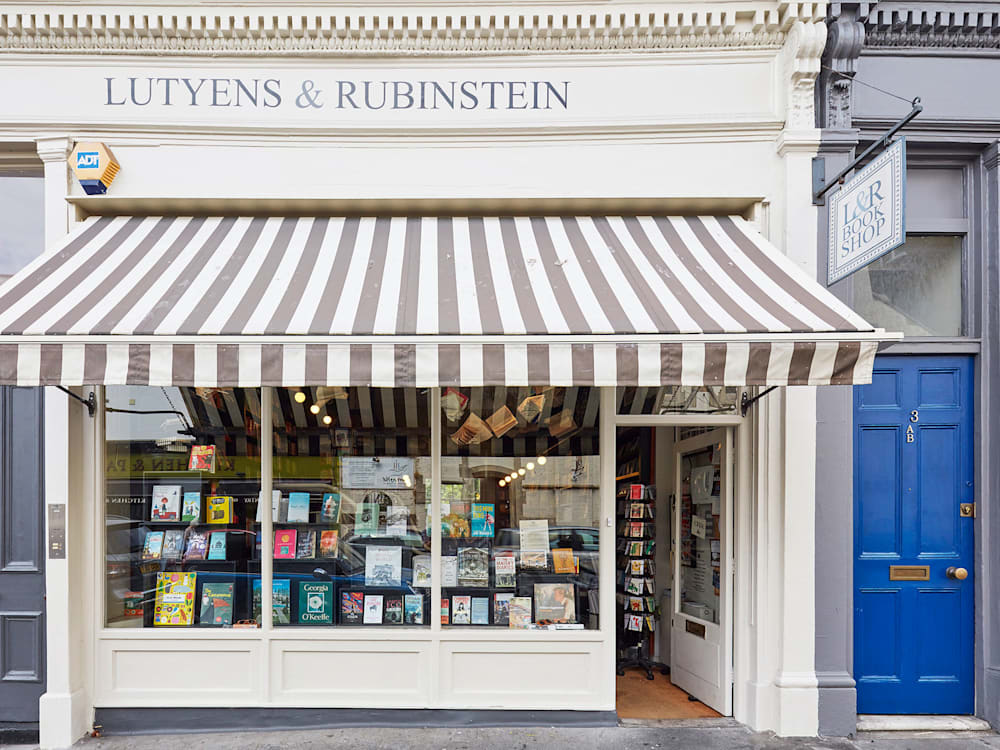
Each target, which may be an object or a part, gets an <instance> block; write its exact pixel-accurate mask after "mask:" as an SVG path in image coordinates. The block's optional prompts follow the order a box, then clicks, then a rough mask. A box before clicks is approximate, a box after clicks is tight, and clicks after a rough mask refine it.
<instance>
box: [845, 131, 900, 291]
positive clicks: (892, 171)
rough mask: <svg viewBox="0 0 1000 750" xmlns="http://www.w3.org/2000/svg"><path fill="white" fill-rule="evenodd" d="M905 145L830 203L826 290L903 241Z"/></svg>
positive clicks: (897, 144) (891, 149)
mask: <svg viewBox="0 0 1000 750" xmlns="http://www.w3.org/2000/svg"><path fill="white" fill-rule="evenodd" d="M905 189H906V139H904V138H900V139H899V140H897V141H894V142H893V143H892V144H891V145H890V146H889V147H888V148H887V149H886V150H885V151H883V152H882V153H881V154H879V156H878V157H877V158H876V159H875V160H874V161H872V162H871V163H870V164H869V165H868V166H867V167H865V168H864V169H862V170H861V171H860V172H858V173H857V174H856V175H854V177H852V178H851V179H850V180H848V181H847V182H846V183H844V185H843V187H841V188H840V190H838V191H837V192H836V193H834V195H833V198H832V199H831V200H830V208H829V212H830V213H829V219H830V243H829V244H830V259H829V264H828V266H827V282H826V283H827V285H830V284H832V283H834V282H835V281H839V280H840V279H842V278H844V277H845V276H850V275H851V274H852V273H854V272H855V271H857V270H858V269H859V268H861V267H863V266H866V265H868V264H869V263H871V262H872V261H874V260H876V259H878V258H880V257H881V256H883V255H885V254H886V253H887V252H889V251H890V250H892V249H893V248H895V247H898V246H899V245H902V244H903V242H905V241H906V222H905V215H904V214H905V205H906V202H905V200H904V191H905Z"/></svg>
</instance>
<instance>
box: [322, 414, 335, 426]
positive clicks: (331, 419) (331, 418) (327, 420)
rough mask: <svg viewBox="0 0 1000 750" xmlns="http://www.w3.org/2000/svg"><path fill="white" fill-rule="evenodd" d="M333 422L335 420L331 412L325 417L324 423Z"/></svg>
mask: <svg viewBox="0 0 1000 750" xmlns="http://www.w3.org/2000/svg"><path fill="white" fill-rule="evenodd" d="M332 422H333V417H331V416H330V415H329V414H327V415H326V416H325V417H323V424H331V423H332Z"/></svg>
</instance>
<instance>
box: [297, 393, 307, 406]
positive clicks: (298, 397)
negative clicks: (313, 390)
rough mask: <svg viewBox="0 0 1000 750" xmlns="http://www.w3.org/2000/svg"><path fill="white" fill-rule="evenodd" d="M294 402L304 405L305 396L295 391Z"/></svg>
mask: <svg viewBox="0 0 1000 750" xmlns="http://www.w3.org/2000/svg"><path fill="white" fill-rule="evenodd" d="M295 400H296V401H297V402H298V403H300V404H304V403H305V402H306V394H305V393H303V392H302V391H296V392H295Z"/></svg>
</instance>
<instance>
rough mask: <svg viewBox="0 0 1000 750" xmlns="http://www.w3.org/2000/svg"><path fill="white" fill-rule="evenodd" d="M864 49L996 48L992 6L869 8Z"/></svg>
mask: <svg viewBox="0 0 1000 750" xmlns="http://www.w3.org/2000/svg"><path fill="white" fill-rule="evenodd" d="M865 47H866V48H879V47H890V48H931V49H935V48H944V49H997V48H1000V13H998V12H997V9H996V6H985V5H982V4H969V5H964V4H957V3H956V4H952V3H941V2H937V3H917V4H913V3H900V2H879V3H877V4H873V8H872V10H871V11H870V12H869V13H868V17H867V19H865Z"/></svg>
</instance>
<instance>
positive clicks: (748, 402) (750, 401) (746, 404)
mask: <svg viewBox="0 0 1000 750" xmlns="http://www.w3.org/2000/svg"><path fill="white" fill-rule="evenodd" d="M777 387H778V386H776V385H772V386H771V387H770V388H766V389H764V390H763V391H761V392H760V393H758V394H757V395H756V396H754V397H753V398H750V396H748V395H747V392H746V391H743V398H741V399H740V416H741V417H745V416H746V415H747V412H748V411H750V407H751V406H753V405H754V404H755V403H756V402H757V401H760V400H761V399H762V398H764V396H766V395H767V394H768V393H770V392H771V391H773V390H774V389H775V388H777Z"/></svg>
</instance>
